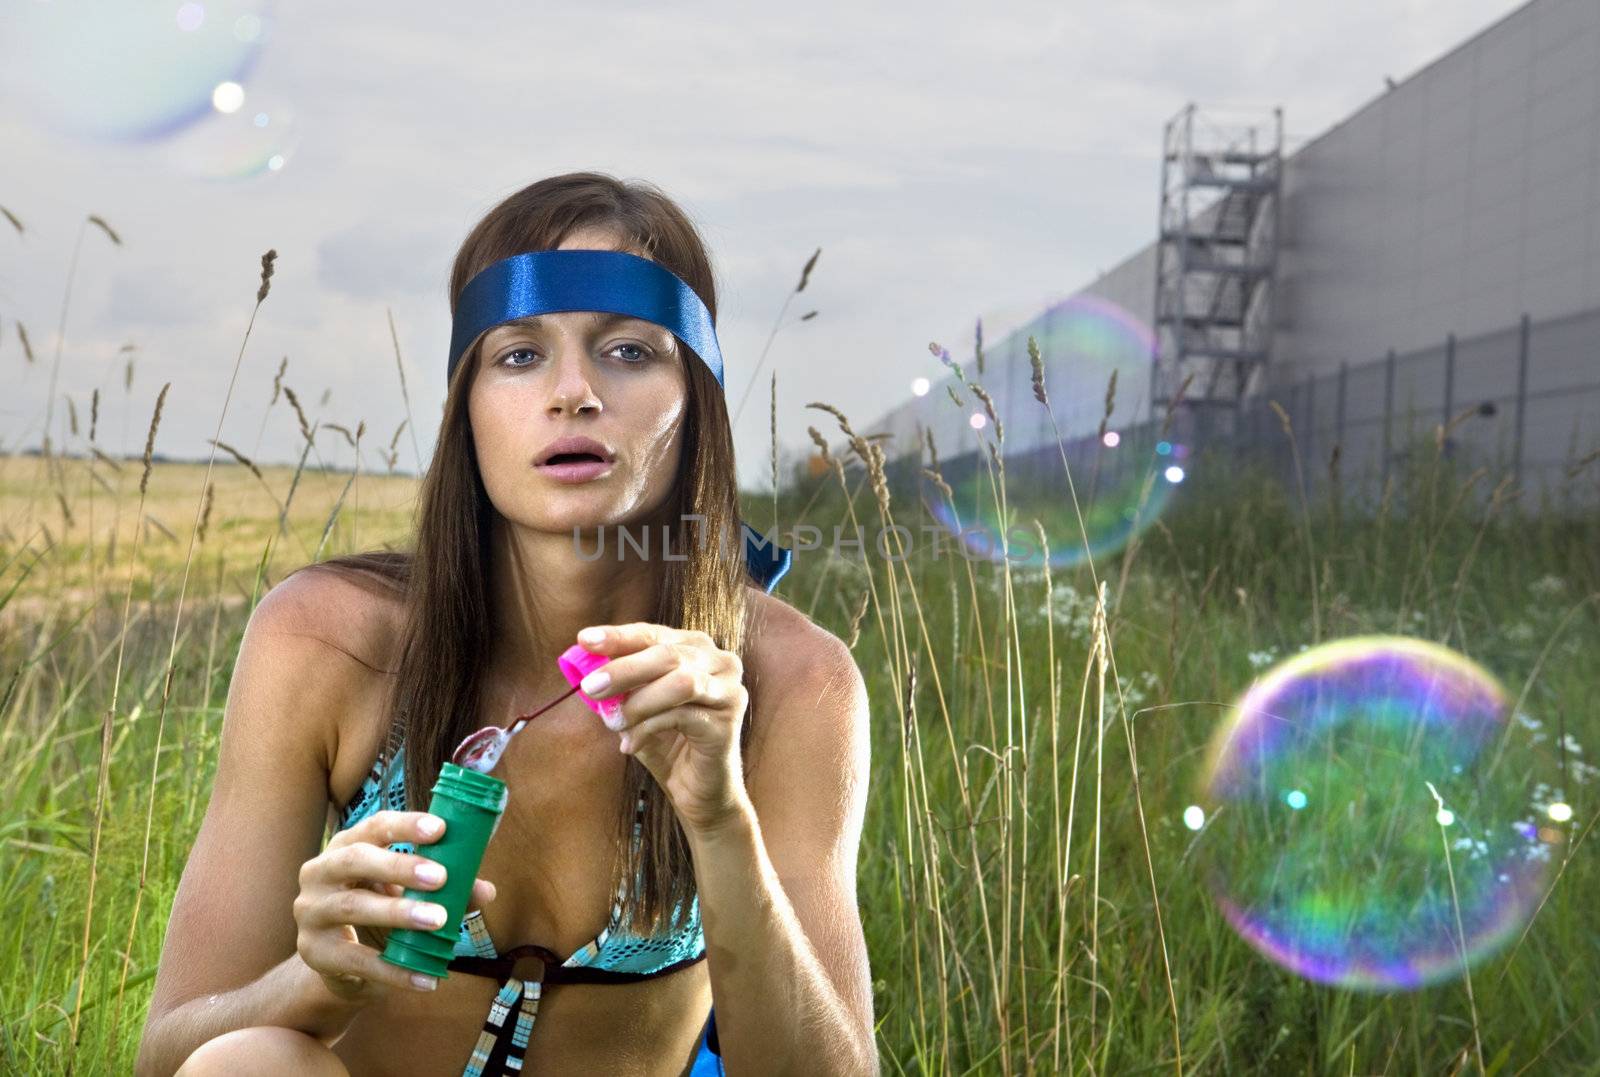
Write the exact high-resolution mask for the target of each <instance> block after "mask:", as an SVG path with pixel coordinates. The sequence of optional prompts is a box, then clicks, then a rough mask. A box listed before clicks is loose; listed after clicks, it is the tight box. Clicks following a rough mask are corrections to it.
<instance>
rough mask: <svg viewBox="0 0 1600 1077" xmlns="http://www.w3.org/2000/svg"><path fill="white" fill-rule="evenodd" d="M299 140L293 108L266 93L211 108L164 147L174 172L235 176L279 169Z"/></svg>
mask: <svg viewBox="0 0 1600 1077" xmlns="http://www.w3.org/2000/svg"><path fill="white" fill-rule="evenodd" d="M299 143H300V132H299V130H298V129H297V127H296V125H295V117H294V111H293V109H291V108H290V107H289V105H288V104H287V103H286V102H285V101H283V100H282V99H281V98H278V97H276V96H274V95H271V94H261V93H251V94H247V95H246V96H245V98H244V107H242V108H239V109H237V110H236V111H233V112H217V113H215V114H214V115H211V116H208V117H207V118H206V119H204V120H202V121H201V122H199V123H197V124H194V125H192V126H190V127H189V128H188V129H187V130H185V131H183V132H182V133H181V134H179V135H178V136H177V137H175V138H173V139H170V140H169V141H168V143H167V144H166V146H165V147H164V152H165V153H166V154H167V157H168V159H169V160H170V161H171V162H172V164H173V165H174V166H175V167H176V168H177V169H178V170H180V171H182V172H185V173H187V174H188V175H190V176H194V177H196V178H198V179H205V180H241V179H246V178H248V177H251V176H258V175H264V174H269V173H273V172H278V171H280V170H282V169H283V168H284V167H285V166H286V165H287V164H288V163H289V161H290V159H291V158H292V157H293V156H294V152H295V149H296V148H297V147H298V146H299Z"/></svg>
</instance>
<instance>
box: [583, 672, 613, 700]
mask: <svg viewBox="0 0 1600 1077" xmlns="http://www.w3.org/2000/svg"><path fill="white" fill-rule="evenodd" d="M610 683H611V674H609V673H607V672H606V671H605V670H603V669H597V670H595V671H594V672H593V673H591V674H589V675H588V676H587V677H585V678H584V679H583V684H581V685H579V687H580V688H582V689H583V690H584V692H585V693H586V694H587V695H590V696H597V695H599V694H600V693H601V692H604V691H605V690H606V687H607V686H608V685H609V684H610Z"/></svg>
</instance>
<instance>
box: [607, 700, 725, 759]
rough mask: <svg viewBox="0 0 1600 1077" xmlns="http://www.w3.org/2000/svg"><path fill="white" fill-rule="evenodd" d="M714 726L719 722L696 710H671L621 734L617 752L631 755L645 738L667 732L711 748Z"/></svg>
mask: <svg viewBox="0 0 1600 1077" xmlns="http://www.w3.org/2000/svg"><path fill="white" fill-rule="evenodd" d="M718 727H719V723H718V722H717V721H716V720H715V719H713V718H712V717H711V715H709V714H707V713H706V712H705V711H703V710H700V709H699V708H684V707H680V708H675V709H673V710H670V711H666V712H665V713H663V714H657V715H654V716H652V717H650V718H646V719H645V720H644V721H642V722H639V723H637V724H635V725H632V726H629V727H628V728H627V729H626V730H625V731H624V732H623V734H622V740H621V742H620V745H619V749H618V750H619V751H621V752H623V753H625V754H627V755H634V754H636V753H637V752H638V750H639V747H640V745H642V744H645V743H646V742H647V741H648V740H649V738H651V737H653V736H655V735H656V734H658V733H665V732H667V731H669V730H676V731H678V732H679V733H682V734H683V735H684V737H685V738H686V739H688V740H690V741H692V742H693V743H695V744H702V745H714V744H716V743H718V740H719V737H718ZM723 739H726V738H725V737H724V738H723Z"/></svg>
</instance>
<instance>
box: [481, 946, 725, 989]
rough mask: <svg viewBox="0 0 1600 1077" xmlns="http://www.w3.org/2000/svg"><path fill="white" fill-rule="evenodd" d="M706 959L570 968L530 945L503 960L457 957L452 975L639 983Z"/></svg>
mask: <svg viewBox="0 0 1600 1077" xmlns="http://www.w3.org/2000/svg"><path fill="white" fill-rule="evenodd" d="M705 959H706V952H705V951H704V950H701V951H700V953H698V954H696V955H695V956H694V957H686V958H684V959H683V960H681V961H674V962H673V963H672V964H670V965H664V966H662V967H661V968H659V969H656V970H655V971H654V972H618V971H615V970H613V969H602V968H591V967H590V966H587V965H573V966H567V965H563V964H562V963H561V958H560V957H559V956H557V955H556V954H555V953H554V952H552V951H551V950H549V949H547V948H546V947H543V946H539V945H537V944H534V943H530V944H528V945H526V946H514V947H512V948H511V949H509V950H507V951H506V952H505V953H503V954H501V955H500V956H499V957H454V958H451V959H450V971H451V972H465V973H467V974H468V975H469V976H486V977H488V978H489V979H492V980H495V981H496V982H498V983H499V984H500V985H501V986H504V985H505V983H506V981H507V980H509V979H511V977H513V976H515V977H516V978H517V979H519V980H522V981H523V982H525V983H526V982H533V983H541V984H559V983H586V984H610V983H636V982H638V981H640V980H650V979H654V978H655V977H657V976H665V975H666V974H667V973H669V972H677V971H678V970H679V969H681V968H687V967H688V966H690V965H693V964H695V963H696V962H698V961H704V960H705Z"/></svg>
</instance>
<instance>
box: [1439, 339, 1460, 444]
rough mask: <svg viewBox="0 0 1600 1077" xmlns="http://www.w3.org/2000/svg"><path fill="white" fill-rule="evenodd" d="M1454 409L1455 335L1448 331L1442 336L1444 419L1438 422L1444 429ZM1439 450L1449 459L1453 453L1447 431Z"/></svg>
mask: <svg viewBox="0 0 1600 1077" xmlns="http://www.w3.org/2000/svg"><path fill="white" fill-rule="evenodd" d="M1455 409H1456V335H1455V334H1454V333H1449V334H1447V335H1446V336H1445V338H1444V420H1443V422H1442V423H1441V424H1440V425H1441V426H1443V427H1444V428H1445V429H1446V430H1448V429H1449V427H1450V420H1451V419H1453V418H1454V417H1455ZM1441 451H1442V452H1443V453H1444V455H1445V458H1446V459H1449V458H1450V457H1452V456H1454V455H1455V454H1454V453H1453V452H1451V446H1450V435H1449V434H1448V433H1447V434H1446V435H1445V439H1444V445H1443V446H1441Z"/></svg>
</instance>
